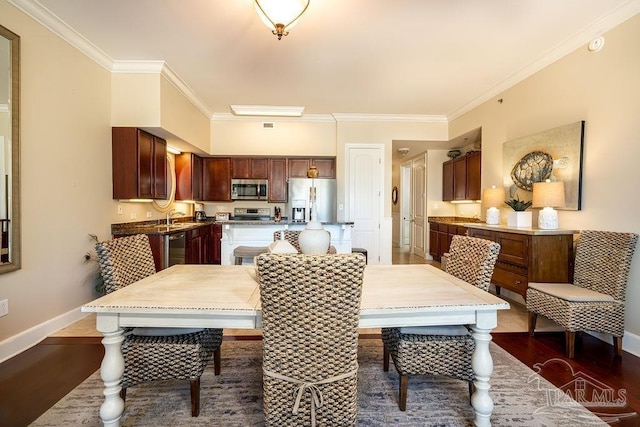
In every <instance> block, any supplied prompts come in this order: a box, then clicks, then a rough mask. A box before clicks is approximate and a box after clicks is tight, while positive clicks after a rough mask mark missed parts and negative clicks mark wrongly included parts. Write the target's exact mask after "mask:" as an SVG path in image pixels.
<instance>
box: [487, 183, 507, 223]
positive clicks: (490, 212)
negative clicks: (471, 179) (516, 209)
mask: <svg viewBox="0 0 640 427" xmlns="http://www.w3.org/2000/svg"><path fill="white" fill-rule="evenodd" d="M503 203H504V189H503V188H496V186H495V185H494V186H492V187H491V188H485V189H484V190H483V191H482V204H483V205H484V206H485V207H486V208H487V215H486V218H485V221H486V222H487V224H489V225H498V224H500V210H499V209H498V206H502V204H503Z"/></svg>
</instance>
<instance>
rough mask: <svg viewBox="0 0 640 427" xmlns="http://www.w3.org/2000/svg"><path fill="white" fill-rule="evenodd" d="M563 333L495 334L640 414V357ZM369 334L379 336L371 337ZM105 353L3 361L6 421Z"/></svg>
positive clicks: (93, 341)
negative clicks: (571, 343) (571, 348)
mask: <svg viewBox="0 0 640 427" xmlns="http://www.w3.org/2000/svg"><path fill="white" fill-rule="evenodd" d="M563 337H564V335H563V334H562V333H544V334H537V335H536V336H535V337H533V338H529V336H528V335H527V334H526V333H496V334H493V339H494V341H495V342H496V344H498V345H499V346H501V347H502V348H504V349H505V350H507V351H508V352H509V353H511V354H512V355H514V356H515V357H517V358H518V359H519V360H521V361H522V362H523V363H524V364H526V365H527V366H529V367H533V365H534V364H536V363H545V362H548V361H550V360H551V359H554V358H557V359H558V360H561V361H565V362H567V363H568V364H565V363H560V362H556V363H554V364H553V366H549V367H546V368H544V369H543V370H542V371H541V372H540V374H541V375H542V376H543V377H544V378H546V379H547V380H549V381H550V382H551V383H553V384H555V385H556V386H557V387H560V388H562V386H564V385H566V384H568V383H569V382H571V381H572V380H573V379H574V375H573V373H581V374H579V375H577V376H580V377H581V378H582V379H586V380H587V382H590V383H595V382H597V381H600V382H602V383H603V384H604V385H606V386H608V387H610V388H611V389H613V392H614V393H616V395H617V394H618V393H626V395H624V396H625V401H626V402H627V406H626V407H624V408H614V410H613V411H612V410H609V412H614V413H615V414H624V413H633V412H636V413H638V412H640V381H639V380H640V358H638V357H635V356H633V355H631V354H628V353H624V354H623V356H622V357H621V358H620V357H615V356H614V354H613V347H612V346H610V345H608V344H605V343H603V342H602V341H600V340H598V339H596V338H593V337H591V336H589V335H584V337H583V338H582V341H581V342H578V343H577V344H576V346H577V347H576V358H575V359H574V360H572V361H569V359H566V358H565V357H564V353H563V348H564V347H563V346H564V341H563ZM238 338H239V339H247V337H238ZM366 338H374V339H379V337H372V336H371V335H368V336H366ZM225 339H233V337H225ZM103 355H104V350H103V347H102V344H100V339H99V338H56V339H54V338H48V339H46V340H44V341H43V342H42V343H40V344H38V345H36V346H35V347H33V348H31V349H29V350H27V351H25V352H24V353H22V354H20V355H18V356H16V357H14V358H12V359H9V360H8V361H6V362H4V363H2V364H0V425H1V426H6V427H19V426H26V425H29V423H31V422H32V421H34V420H35V419H36V418H38V417H39V416H40V415H41V414H42V413H44V412H45V411H46V410H47V409H48V408H49V407H51V406H52V405H53V404H54V403H55V402H57V401H58V400H59V399H61V398H62V397H63V396H64V395H65V394H67V393H68V392H69V391H71V390H72V389H73V388H75V387H76V386H77V385H78V384H80V383H81V382H82V381H84V380H85V379H86V378H87V377H88V376H89V375H91V374H92V373H93V372H95V371H96V370H97V369H98V368H99V367H100V361H101V360H102V356H103ZM569 366H570V367H571V368H569ZM572 371H573V372H572ZM600 412H605V411H600ZM610 424H611V425H614V426H624V427H630V426H638V425H640V418H639V417H638V415H635V416H634V417H632V418H627V419H622V420H619V421H612V422H610Z"/></svg>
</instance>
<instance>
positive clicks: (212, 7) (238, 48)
mask: <svg viewBox="0 0 640 427" xmlns="http://www.w3.org/2000/svg"><path fill="white" fill-rule="evenodd" d="M9 1H10V2H11V3H13V4H15V5H17V6H18V7H21V8H23V10H26V11H27V13H29V10H34V9H41V8H40V5H41V6H44V8H46V9H47V10H48V11H47V10H45V11H44V12H45V13H46V14H49V12H50V13H51V14H53V15H55V16H56V17H57V18H59V19H60V20H62V21H64V23H66V25H68V26H69V27H71V28H72V29H73V30H75V31H76V32H78V33H79V34H80V35H82V36H83V37H84V38H86V41H88V42H89V46H91V45H93V46H92V47H91V48H92V49H93V47H95V48H96V52H98V53H99V54H100V55H104V56H105V57H107V58H109V59H110V60H113V61H164V62H165V63H166V64H167V65H168V66H169V67H170V68H171V70H172V71H173V72H174V73H175V74H176V75H177V76H178V77H179V79H180V80H181V81H182V82H183V83H184V85H186V87H188V89H189V90H190V91H191V92H192V93H193V94H194V97H195V98H196V99H198V100H199V102H200V105H201V108H202V109H204V110H205V112H206V113H208V114H210V115H212V117H215V116H216V115H219V114H230V108H229V105H231V104H258V105H284V106H288V105H299V106H304V107H305V110H304V113H305V115H306V116H309V115H314V114H353V115H373V114H379V115H387V116H406V115H420V116H425V117H423V119H425V120H429V119H434V120H447V119H448V120H451V119H453V118H455V117H457V116H459V115H460V114H462V113H464V112H466V111H468V110H469V109H471V108H473V107H474V106H476V105H478V104H480V103H481V102H484V101H486V100H488V99H491V97H493V96H496V95H498V94H499V93H500V92H502V91H504V90H505V89H507V88H508V87H510V86H512V85H513V84H515V83H517V82H518V81H520V80H522V79H523V78H526V77H527V76H529V75H531V74H532V73H534V72H535V71H537V70H539V69H541V68H543V67H544V66H546V65H548V64H549V63H551V62H553V61H555V60H557V59H559V58H560V57H562V56H563V55H565V54H567V53H569V52H571V51H573V50H575V49H577V48H580V47H584V48H585V49H586V45H587V44H588V43H589V41H591V40H592V39H593V38H595V37H597V36H599V35H601V34H602V33H604V32H605V31H607V30H608V29H610V28H612V27H614V26H615V25H618V24H619V23H620V22H622V21H624V20H626V19H628V18H629V17H631V16H633V15H634V14H635V13H638V12H639V11H640V0H519V1H515V0H482V1H473V0H375V1H372V0H348V1H347V0H311V4H310V6H309V8H308V10H307V12H306V13H305V15H304V16H303V17H302V18H301V19H300V21H299V23H298V25H297V26H295V27H294V28H293V29H292V30H291V33H290V34H289V35H288V36H287V37H283V38H282V40H280V41H279V40H278V39H277V38H276V37H275V36H274V35H272V34H271V32H270V31H269V30H268V29H267V27H266V26H265V25H264V24H263V23H262V21H261V20H260V19H259V17H258V15H257V13H256V12H255V10H254V8H253V4H252V1H251V0H136V1H131V0H91V1H87V0H39V1H35V0H9ZM25 6H26V7H25ZM41 12H42V11H41ZM55 21H56V19H52V20H51V21H49V22H50V25H49V26H50V27H52V26H53V27H58V28H60V27H61V26H60V25H59V23H56V22H55ZM41 22H42V20H41ZM45 25H46V24H45ZM61 28H62V30H60V29H58V32H59V33H60V32H61V31H62V32H63V33H64V32H66V33H68V28H64V26H62V27H61ZM54 31H55V29H54ZM71 33H73V32H71ZM66 38H67V40H70V42H71V43H78V44H82V42H81V41H80V42H78V41H77V40H79V38H76V37H75V36H73V37H69V36H68V35H67V37H66ZM74 40H75V41H74ZM86 41H85V43H86ZM605 48H606V46H605ZM85 50H86V48H85Z"/></svg>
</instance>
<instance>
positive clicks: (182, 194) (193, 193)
mask: <svg viewBox="0 0 640 427" xmlns="http://www.w3.org/2000/svg"><path fill="white" fill-rule="evenodd" d="M176 200H202V158H201V157H200V156H197V155H195V154H193V153H182V154H177V155H176Z"/></svg>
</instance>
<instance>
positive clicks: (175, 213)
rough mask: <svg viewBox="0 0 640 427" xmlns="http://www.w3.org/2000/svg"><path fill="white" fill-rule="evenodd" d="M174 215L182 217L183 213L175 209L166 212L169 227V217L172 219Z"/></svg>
mask: <svg viewBox="0 0 640 427" xmlns="http://www.w3.org/2000/svg"><path fill="white" fill-rule="evenodd" d="M174 215H184V212H179V211H177V210H175V209H174V210H172V211H169V212H167V225H171V217H173V216H174Z"/></svg>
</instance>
